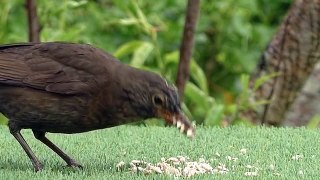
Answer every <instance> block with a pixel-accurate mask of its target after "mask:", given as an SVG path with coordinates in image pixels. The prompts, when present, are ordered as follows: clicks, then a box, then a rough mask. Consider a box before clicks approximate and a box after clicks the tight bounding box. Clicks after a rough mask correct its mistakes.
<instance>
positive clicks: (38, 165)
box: [33, 163, 43, 172]
mask: <svg viewBox="0 0 320 180" xmlns="http://www.w3.org/2000/svg"><path fill="white" fill-rule="evenodd" d="M33 167H34V170H35V171H36V172H39V171H41V170H42V169H43V165H42V164H41V163H37V164H34V165H33Z"/></svg>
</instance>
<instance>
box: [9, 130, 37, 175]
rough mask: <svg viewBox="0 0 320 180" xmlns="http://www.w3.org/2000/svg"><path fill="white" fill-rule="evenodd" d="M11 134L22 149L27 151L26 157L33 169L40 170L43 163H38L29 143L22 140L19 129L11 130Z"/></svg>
mask: <svg viewBox="0 0 320 180" xmlns="http://www.w3.org/2000/svg"><path fill="white" fill-rule="evenodd" d="M10 132H11V134H12V135H13V136H14V137H15V138H16V139H17V141H18V142H19V143H20V145H21V146H22V148H23V150H24V151H25V152H26V153H27V155H28V157H29V158H30V160H31V162H32V164H33V167H34V169H35V171H40V170H42V168H43V165H42V164H41V163H40V161H39V160H38V158H37V157H36V156H35V155H34V153H33V152H32V150H31V149H30V147H29V145H28V144H27V142H26V141H25V140H24V138H23V137H22V135H21V133H20V130H18V131H11V129H10Z"/></svg>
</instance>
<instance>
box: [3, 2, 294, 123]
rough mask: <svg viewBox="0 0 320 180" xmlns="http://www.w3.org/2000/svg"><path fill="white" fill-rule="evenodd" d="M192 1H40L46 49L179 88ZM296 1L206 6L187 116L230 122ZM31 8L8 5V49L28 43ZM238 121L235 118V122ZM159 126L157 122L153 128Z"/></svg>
mask: <svg viewBox="0 0 320 180" xmlns="http://www.w3.org/2000/svg"><path fill="white" fill-rule="evenodd" d="M186 3H187V2H186V1H185V0H176V1H171V0H162V1H148V0H131V1H128V0H91V1H89V0H88V1H73V0H66V1H38V2H37V6H38V7H37V11H38V16H39V20H40V24H41V41H70V42H79V43H90V44H93V45H95V46H98V47H100V48H102V49H104V50H105V51H107V52H109V53H111V54H113V55H115V56H116V57H117V58H119V59H121V61H123V62H125V63H128V64H131V65H132V66H135V67H138V68H142V69H147V70H152V71H154V72H157V73H159V74H162V75H163V76H165V77H166V78H167V79H168V80H169V81H170V82H171V83H173V82H174V80H175V76H176V69H177V64H178V53H179V52H178V51H179V48H180V43H181V38H182V31H183V25H184V19H185V9H186ZM291 3H292V1H291V0H277V1H273V2H272V3H271V2H270V1H268V0H250V1H248V0H228V1H204V0H203V1H202V2H201V8H200V16H199V19H198V26H197V30H196V33H195V46H194V47H195V48H194V53H193V60H192V63H191V67H190V68H191V79H190V82H189V83H188V84H187V87H186V90H185V105H184V110H185V111H186V112H187V115H188V116H189V117H190V118H192V119H193V120H195V121H196V122H197V123H199V124H205V125H223V126H224V125H229V124H234V123H247V122H245V121H242V120H239V121H236V120H235V121H234V120H230V119H232V117H233V116H234V114H235V113H236V112H237V109H239V108H238V106H237V102H236V99H238V97H239V96H241V93H243V92H242V89H243V81H242V82H241V75H243V74H250V73H252V71H253V70H254V69H255V66H256V64H257V62H258V60H259V57H260V55H261V53H262V52H263V50H264V49H265V47H266V45H267V43H268V41H270V39H271V37H272V35H273V34H274V33H275V31H276V29H277V27H278V25H279V24H280V22H281V20H282V18H283V16H284V15H285V13H286V12H287V10H288V8H289V7H290V4H291ZM24 5H25V2H24V0H2V1H1V2H0V7H1V8H0V43H1V44H5V43H15V42H26V41H27V40H28V31H27V26H28V25H27V17H26V11H25V7H24ZM230 117H231V118H230ZM148 123H149V124H154V123H156V122H155V121H149V122H147V124H148Z"/></svg>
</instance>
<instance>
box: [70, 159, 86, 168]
mask: <svg viewBox="0 0 320 180" xmlns="http://www.w3.org/2000/svg"><path fill="white" fill-rule="evenodd" d="M67 167H71V168H79V169H83V166H82V165H81V164H79V163H77V162H76V161H75V160H71V161H70V162H68V165H67Z"/></svg>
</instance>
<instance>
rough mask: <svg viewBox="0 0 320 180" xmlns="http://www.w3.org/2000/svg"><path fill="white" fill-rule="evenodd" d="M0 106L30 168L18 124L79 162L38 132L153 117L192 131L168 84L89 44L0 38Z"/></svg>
mask: <svg viewBox="0 0 320 180" xmlns="http://www.w3.org/2000/svg"><path fill="white" fill-rule="evenodd" d="M0 112H1V113H2V114H3V115H4V116H5V117H7V118H8V128H9V131H10V133H11V134H12V135H13V136H14V138H15V139H16V140H17V141H18V142H19V144H20V145H21V146H22V148H23V150H24V151H25V153H26V154H27V156H28V157H29V159H30V160H31V162H32V165H33V167H34V170H35V171H40V170H42V169H43V165H42V163H41V162H40V161H39V160H38V158H37V157H36V156H35V154H34V153H33V151H32V150H31V148H30V147H29V145H28V144H27V142H26V140H25V139H24V138H23V136H22V134H21V130H23V129H31V130H32V132H33V134H34V137H35V138H36V139H38V140H39V141H40V142H42V143H44V144H45V145H46V146H48V147H49V148H50V149H52V150H53V151H54V152H55V153H56V154H57V155H58V156H60V157H61V158H62V159H63V160H64V161H65V162H66V164H67V166H71V167H79V168H82V165H80V164H79V163H78V162H77V161H76V160H74V159H73V158H71V157H70V156H69V155H67V154H66V153H64V152H63V151H62V150H61V149H60V148H59V147H57V146H56V145H55V144H54V143H53V142H52V141H50V140H49V139H48V138H47V137H46V133H63V134H75V133H83V132H88V131H93V130H98V129H104V128H111V127H114V126H118V125H123V124H127V123H132V122H138V121H142V120H145V119H148V118H154V117H155V118H162V119H164V120H165V122H166V123H167V124H169V125H173V126H176V127H177V128H178V129H180V131H181V132H182V133H184V134H186V135H187V136H188V137H190V138H192V137H194V136H195V127H194V124H193V123H192V122H191V121H190V120H189V119H188V118H187V117H186V116H185V115H184V113H183V111H182V109H181V103H180V99H179V95H178V93H177V89H176V88H175V86H174V85H169V84H168V83H167V81H166V80H165V79H164V78H162V77H161V76H160V75H158V74H156V73H153V72H149V71H145V70H140V69H137V68H134V67H131V66H129V65H127V64H125V63H122V62H121V61H120V60H117V59H116V58H115V57H113V56H112V55H111V54H109V53H107V52H105V51H103V50H102V49H100V48H97V47H94V46H92V45H89V44H78V43H70V42H41V43H16V44H5V45H0Z"/></svg>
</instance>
